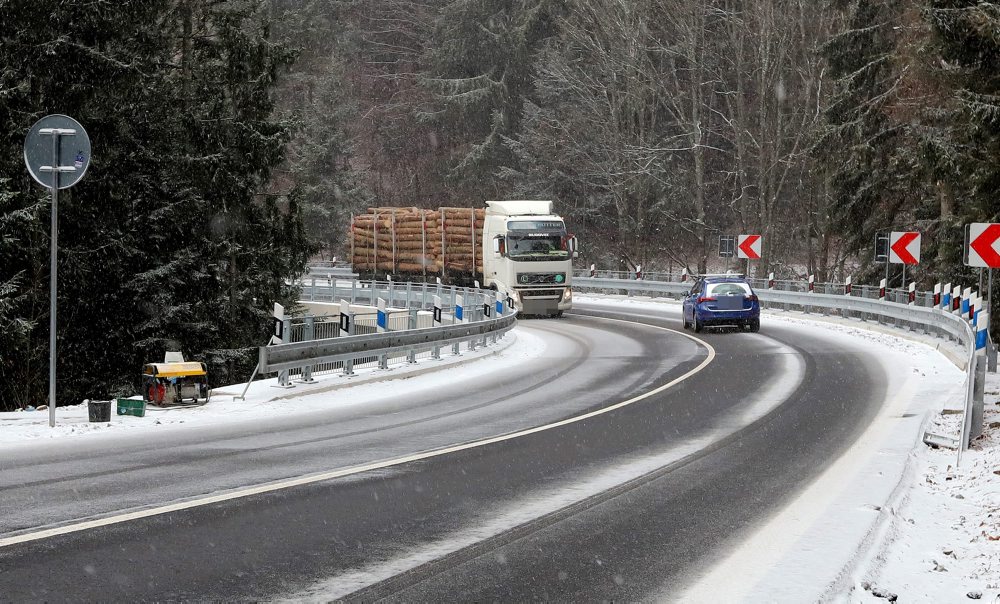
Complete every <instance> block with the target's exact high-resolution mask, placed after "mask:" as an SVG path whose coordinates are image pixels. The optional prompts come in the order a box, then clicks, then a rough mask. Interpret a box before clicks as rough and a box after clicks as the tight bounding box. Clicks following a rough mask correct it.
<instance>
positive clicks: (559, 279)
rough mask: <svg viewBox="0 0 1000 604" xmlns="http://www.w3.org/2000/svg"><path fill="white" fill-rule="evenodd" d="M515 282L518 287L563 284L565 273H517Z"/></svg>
mask: <svg viewBox="0 0 1000 604" xmlns="http://www.w3.org/2000/svg"><path fill="white" fill-rule="evenodd" d="M517 282H518V284H520V285H536V284H538V285H541V284H548V283H552V284H556V283H565V282H566V273H518V274H517Z"/></svg>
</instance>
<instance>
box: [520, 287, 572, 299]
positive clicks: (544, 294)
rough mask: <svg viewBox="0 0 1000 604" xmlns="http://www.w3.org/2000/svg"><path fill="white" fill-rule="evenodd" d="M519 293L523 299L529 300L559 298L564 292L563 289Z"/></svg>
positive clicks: (522, 291) (521, 291) (525, 290)
mask: <svg viewBox="0 0 1000 604" xmlns="http://www.w3.org/2000/svg"><path fill="white" fill-rule="evenodd" d="M517 293H519V294H521V298H523V299H525V300H528V299H533V298H558V297H560V296H562V294H563V290H561V289H519V290H517Z"/></svg>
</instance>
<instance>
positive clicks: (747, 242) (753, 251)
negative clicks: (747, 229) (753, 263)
mask: <svg viewBox="0 0 1000 604" xmlns="http://www.w3.org/2000/svg"><path fill="white" fill-rule="evenodd" d="M760 243H761V237H760V235H740V237H739V243H737V245H736V255H737V257H739V258H749V259H750V260H760Z"/></svg>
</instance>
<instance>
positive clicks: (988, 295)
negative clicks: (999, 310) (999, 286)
mask: <svg viewBox="0 0 1000 604" xmlns="http://www.w3.org/2000/svg"><path fill="white" fill-rule="evenodd" d="M987 283H988V285H987V287H988V288H989V291H987V292H986V312H988V313H990V316H991V317H992V316H993V314H992V313H993V269H992V268H991V269H990V278H989V279H988V280H987Z"/></svg>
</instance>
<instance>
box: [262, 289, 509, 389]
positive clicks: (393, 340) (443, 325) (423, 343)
mask: <svg viewBox="0 0 1000 604" xmlns="http://www.w3.org/2000/svg"><path fill="white" fill-rule="evenodd" d="M300 285H301V286H302V292H303V294H302V298H303V300H302V303H303V304H313V305H314V306H320V305H322V304H323V303H327V304H329V303H335V304H337V307H336V308H337V309H338V312H330V313H322V314H309V315H305V316H301V317H292V318H286V319H284V321H283V329H282V333H283V339H284V340H285V341H284V342H283V343H280V344H273V345H269V346H262V347H260V349H259V364H258V372H259V373H261V374H263V375H267V374H272V373H278V374H279V385H280V386H284V387H290V386H292V385H293V384H292V382H293V380H297V381H301V382H306V383H308V382H311V381H313V379H314V377H313V376H314V375H316V374H318V373H322V372H329V371H342V372H343V373H345V374H348V375H350V374H353V373H354V370H355V369H358V368H362V367H364V366H366V365H374V364H376V363H377V365H378V366H379V367H380V368H388V366H389V365H390V364H394V363H416V362H417V361H418V359H421V358H427V357H430V358H435V359H437V358H440V357H441V350H442V348H445V347H449V346H450V347H451V349H452V354H456V355H457V354H460V351H461V345H463V344H465V345H466V346H467V348H468V350H475V349H476V348H477V347H479V346H487V345H488V344H490V343H491V342H492V343H496V342H497V341H498V340H499V339H500V338H502V337H503V336H504V334H506V333H507V332H508V331H510V330H511V329H512V328H513V327H514V326H515V325H516V323H517V313H516V310H515V309H514V308H513V307H512V306H511V305H510V304H508V303H507V301H498V300H497V296H496V292H495V291H492V290H483V289H475V288H464V287H451V286H444V285H435V284H426V283H421V284H417V283H413V284H411V283H394V282H381V281H358V280H343V279H325V280H320V281H317V280H315V279H312V278H308V279H307V280H306V281H305V282H301V283H300ZM380 299H381V300H383V301H385V303H386V304H385V310H384V311H383V315H384V316H383V317H380V316H379V310H378V308H377V304H378V301H379V300H380ZM341 302H343V303H346V309H347V312H339V308H340V303H341ZM459 302H461V307H459ZM436 303H438V304H437V306H436ZM330 308H334V307H332V306H331V307H330ZM380 319H381V320H380Z"/></svg>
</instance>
